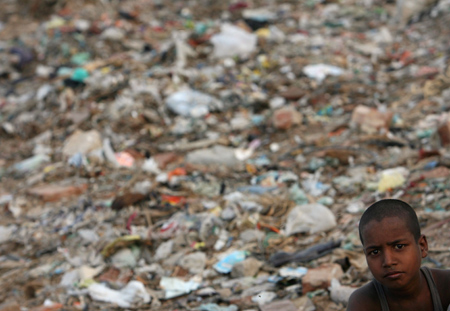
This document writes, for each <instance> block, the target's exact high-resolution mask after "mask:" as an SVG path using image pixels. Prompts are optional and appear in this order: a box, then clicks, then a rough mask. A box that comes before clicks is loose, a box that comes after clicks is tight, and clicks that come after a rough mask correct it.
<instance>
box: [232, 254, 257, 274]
mask: <svg viewBox="0 0 450 311" xmlns="http://www.w3.org/2000/svg"><path fill="white" fill-rule="evenodd" d="M262 265H263V263H262V262H261V261H259V260H257V259H256V258H253V257H249V258H247V259H245V260H244V261H241V262H238V263H237V264H235V265H234V266H233V269H232V270H231V276H232V277H233V278H241V277H245V276H255V275H256V273H258V271H259V269H260V268H261V266H262Z"/></svg>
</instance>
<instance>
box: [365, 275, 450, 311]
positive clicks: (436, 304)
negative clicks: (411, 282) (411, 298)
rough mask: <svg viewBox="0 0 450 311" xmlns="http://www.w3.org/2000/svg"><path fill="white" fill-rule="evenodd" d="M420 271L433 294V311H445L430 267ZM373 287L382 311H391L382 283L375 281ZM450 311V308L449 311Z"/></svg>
mask: <svg viewBox="0 0 450 311" xmlns="http://www.w3.org/2000/svg"><path fill="white" fill-rule="evenodd" d="M420 270H421V271H422V272H423V274H424V275H425V278H426V280H427V283H428V288H429V289H430V293H431V300H432V301H433V310H434V311H444V310H443V309H442V304H441V298H440V297H439V292H438V290H437V287H436V283H435V282H434V279H433V275H432V274H431V271H430V269H428V267H421V268H420ZM372 283H373V285H374V286H375V290H376V291H377V294H378V298H379V299H380V304H381V311H389V306H388V303H387V299H386V295H385V294H384V290H383V287H382V285H381V283H380V282H378V281H377V280H373V282H372ZM448 310H450V307H449V309H448Z"/></svg>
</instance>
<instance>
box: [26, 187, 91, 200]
mask: <svg viewBox="0 0 450 311" xmlns="http://www.w3.org/2000/svg"><path fill="white" fill-rule="evenodd" d="M87 188H88V185H87V184H81V185H78V186H58V185H44V186H38V187H34V188H31V189H28V190H27V193H28V194H29V195H31V196H35V197H38V198H39V199H41V200H43V201H44V202H55V201H59V200H61V199H64V198H67V197H71V196H75V195H80V194H83V193H84V192H86V190H87Z"/></svg>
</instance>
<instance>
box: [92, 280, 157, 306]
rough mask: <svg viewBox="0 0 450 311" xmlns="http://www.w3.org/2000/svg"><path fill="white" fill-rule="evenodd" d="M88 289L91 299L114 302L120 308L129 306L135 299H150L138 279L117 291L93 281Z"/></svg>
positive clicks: (145, 301) (147, 301)
mask: <svg viewBox="0 0 450 311" xmlns="http://www.w3.org/2000/svg"><path fill="white" fill-rule="evenodd" d="M88 291H89V295H90V296H91V297H92V299H94V300H99V301H106V302H111V303H116V304H117V305H118V306H119V307H121V308H129V307H130V306H131V304H132V303H133V302H136V300H140V301H141V302H142V303H149V302H150V300H151V297H150V295H149V294H148V293H147V290H146V289H145V286H144V284H142V283H141V282H139V281H131V282H130V283H128V284H127V286H125V287H124V288H122V289H121V290H119V291H118V290H114V289H111V288H108V287H106V285H104V284H99V283H95V284H92V285H91V286H89V287H88Z"/></svg>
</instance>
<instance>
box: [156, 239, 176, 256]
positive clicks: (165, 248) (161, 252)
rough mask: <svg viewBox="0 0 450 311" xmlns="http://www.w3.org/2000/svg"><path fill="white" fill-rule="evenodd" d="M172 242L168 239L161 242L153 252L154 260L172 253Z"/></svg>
mask: <svg viewBox="0 0 450 311" xmlns="http://www.w3.org/2000/svg"><path fill="white" fill-rule="evenodd" d="M173 245H174V242H173V241H172V240H169V241H167V242H164V243H161V244H160V245H159V246H158V248H157V249H156V252H155V260H161V259H165V258H167V257H169V255H170V254H172V250H173Z"/></svg>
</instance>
